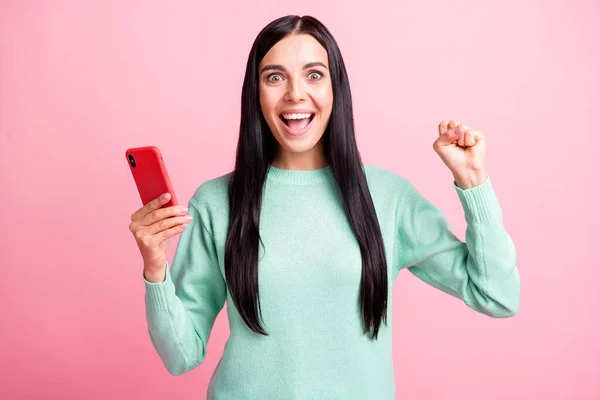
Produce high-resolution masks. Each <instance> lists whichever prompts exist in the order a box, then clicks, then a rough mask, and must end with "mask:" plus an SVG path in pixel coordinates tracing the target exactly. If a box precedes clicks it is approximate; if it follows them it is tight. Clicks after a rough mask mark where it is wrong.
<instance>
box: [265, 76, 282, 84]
mask: <svg viewBox="0 0 600 400" xmlns="http://www.w3.org/2000/svg"><path fill="white" fill-rule="evenodd" d="M273 76H278V77H280V78H281V75H280V74H271V75H269V76H267V82H278V81H279V80H272V79H271V77H273Z"/></svg>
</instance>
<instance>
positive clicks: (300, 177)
mask: <svg viewBox="0 0 600 400" xmlns="http://www.w3.org/2000/svg"><path fill="white" fill-rule="evenodd" d="M333 178H334V176H333V172H332V171H331V167H330V166H329V164H328V165H327V166H325V167H323V168H319V169H311V170H298V169H279V168H276V167H274V166H273V165H270V164H269V167H268V170H267V180H268V181H271V182H279V183H285V184H290V185H311V184H314V183H320V182H325V181H328V180H330V179H333Z"/></svg>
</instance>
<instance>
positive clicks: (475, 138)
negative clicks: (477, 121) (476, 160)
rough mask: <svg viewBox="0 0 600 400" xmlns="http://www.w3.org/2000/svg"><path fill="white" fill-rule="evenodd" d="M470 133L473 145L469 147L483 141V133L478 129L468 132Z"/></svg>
mask: <svg viewBox="0 0 600 400" xmlns="http://www.w3.org/2000/svg"><path fill="white" fill-rule="evenodd" d="M468 132H469V136H470V137H471V141H470V143H472V144H467V145H468V146H475V145H476V144H477V143H478V142H479V141H480V140H481V139H483V131H480V130H477V129H470V130H468Z"/></svg>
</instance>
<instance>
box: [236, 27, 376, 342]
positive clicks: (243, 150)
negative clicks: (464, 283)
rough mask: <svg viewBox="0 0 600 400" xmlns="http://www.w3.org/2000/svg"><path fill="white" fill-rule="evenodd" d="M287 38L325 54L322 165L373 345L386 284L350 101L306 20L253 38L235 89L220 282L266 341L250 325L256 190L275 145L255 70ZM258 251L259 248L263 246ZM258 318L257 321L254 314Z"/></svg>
mask: <svg viewBox="0 0 600 400" xmlns="http://www.w3.org/2000/svg"><path fill="white" fill-rule="evenodd" d="M289 34H309V35H312V36H313V37H314V38H315V39H316V40H317V41H318V42H319V43H320V44H321V45H322V46H323V47H324V48H325V50H326V51H327V54H328V57H329V69H330V76H331V80H332V87H333V108H332V112H331V117H330V119H329V123H328V125H327V128H326V129H325V132H324V133H323V135H324V136H323V138H322V139H323V143H324V148H325V157H326V158H327V160H328V162H329V166H330V168H331V171H332V173H333V176H334V177H335V180H336V182H337V185H338V187H339V189H340V193H341V195H342V198H343V202H344V208H345V211H346V214H347V216H348V219H349V222H350V224H351V226H352V229H353V231H354V234H355V235H356V237H357V239H358V242H359V245H360V250H361V257H362V277H361V286H360V297H359V299H358V301H359V303H360V310H361V313H362V315H363V319H364V333H367V332H369V331H371V330H373V331H372V333H371V338H375V339H377V334H378V332H379V326H380V324H381V322H382V320H383V322H384V323H386V324H387V298H388V280H387V265H386V259H385V253H384V244H383V238H382V236H381V229H380V226H379V221H378V220H377V215H376V213H375V207H374V205H373V200H372V198H371V194H370V192H369V189H368V186H367V179H366V176H365V172H364V169H363V165H362V162H361V159H360V154H359V152H358V147H357V144H356V138H355V136H354V117H353V114H352V96H351V94H350V83H349V81H348V75H347V73H346V67H345V65H344V60H343V59H342V55H341V52H340V49H339V47H338V45H337V43H336V41H335V39H334V38H333V36H332V35H331V33H330V32H329V30H328V29H327V28H326V27H325V26H324V25H323V24H322V23H321V22H320V21H318V20H317V19H316V18H314V17H311V16H303V17H300V16H297V15H288V16H285V17H281V18H278V19H276V20H274V21H272V22H271V23H269V24H268V25H267V26H266V27H264V28H263V29H262V30H261V32H260V33H259V34H258V36H257V37H256V40H255V41H254V44H253V45H252V48H251V50H250V54H249V56H248V63H247V65H246V75H245V76H244V84H243V87H242V112H241V122H240V135H239V141H238V145H237V152H236V160H235V167H234V170H233V172H232V175H231V180H230V183H229V228H228V232H227V242H226V245H225V276H226V281H227V285H228V288H229V291H230V294H231V298H232V299H233V301H234V303H235V306H236V307H237V309H238V311H239V314H240V316H241V317H242V318H243V320H244V321H245V322H246V324H247V325H248V327H249V328H250V329H251V330H252V331H254V332H257V333H260V334H263V335H266V336H268V334H267V333H266V332H265V331H264V330H263V328H262V326H261V324H260V323H259V321H258V310H259V309H260V301H259V293H258V254H259V247H258V246H259V241H260V243H261V244H262V240H261V238H260V236H259V220H260V210H261V198H262V190H263V184H264V181H265V177H266V174H267V171H268V168H269V165H270V163H271V161H272V160H273V158H274V156H275V152H276V150H277V141H276V139H275V138H274V136H273V134H272V132H271V131H270V129H269V126H268V125H267V122H266V120H265V118H264V116H263V114H262V111H261V107H260V102H259V93H258V84H259V76H258V66H259V64H260V62H261V60H262V59H263V57H264V56H265V54H266V53H267V52H268V51H269V49H270V48H271V47H273V46H274V45H275V44H276V43H277V42H278V41H280V40H281V39H283V38H284V37H285V36H287V35H289ZM263 245H264V244H263ZM261 315H262V313H261Z"/></svg>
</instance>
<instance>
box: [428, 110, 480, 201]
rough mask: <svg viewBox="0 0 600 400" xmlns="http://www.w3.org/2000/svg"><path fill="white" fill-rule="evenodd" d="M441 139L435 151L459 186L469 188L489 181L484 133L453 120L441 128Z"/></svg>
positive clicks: (446, 122) (435, 145)
mask: <svg viewBox="0 0 600 400" xmlns="http://www.w3.org/2000/svg"><path fill="white" fill-rule="evenodd" d="M438 131H439V137H438V138H437V140H436V141H435V142H434V143H433V149H434V150H435V151H436V153H438V155H439V156H440V157H441V159H442V161H444V164H446V166H447V167H448V168H449V169H450V171H452V175H454V181H455V182H456V185H457V186H459V187H460V188H461V189H470V188H472V187H475V186H478V185H481V184H482V183H484V182H485V181H486V179H487V177H488V176H487V173H486V169H485V138H484V136H483V131H480V130H477V129H473V128H471V127H470V126H468V125H465V124H461V123H460V122H458V121H455V120H452V121H450V122H448V121H445V120H444V121H442V122H440V124H439V125H438Z"/></svg>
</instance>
